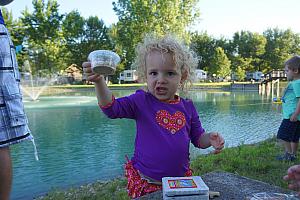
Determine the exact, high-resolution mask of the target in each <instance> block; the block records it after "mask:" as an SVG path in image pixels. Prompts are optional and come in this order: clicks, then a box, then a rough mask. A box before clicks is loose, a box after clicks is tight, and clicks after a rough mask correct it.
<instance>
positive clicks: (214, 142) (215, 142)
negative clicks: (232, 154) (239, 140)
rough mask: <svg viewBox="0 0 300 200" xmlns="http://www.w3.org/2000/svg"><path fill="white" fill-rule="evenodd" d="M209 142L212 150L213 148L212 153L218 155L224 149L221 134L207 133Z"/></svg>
mask: <svg viewBox="0 0 300 200" xmlns="http://www.w3.org/2000/svg"><path fill="white" fill-rule="evenodd" d="M209 141H210V144H211V146H212V147H213V148H215V151H214V153H215V154H217V153H220V152H221V151H222V149H223V148H224V143H225V141H224V138H223V137H222V136H221V134H219V133H217V132H211V133H209Z"/></svg>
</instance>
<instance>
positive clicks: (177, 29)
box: [111, 0, 199, 68]
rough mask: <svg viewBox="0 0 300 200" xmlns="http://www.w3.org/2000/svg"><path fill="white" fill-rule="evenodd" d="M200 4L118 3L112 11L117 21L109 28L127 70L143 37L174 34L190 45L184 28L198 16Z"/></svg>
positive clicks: (177, 0)
mask: <svg viewBox="0 0 300 200" xmlns="http://www.w3.org/2000/svg"><path fill="white" fill-rule="evenodd" d="M198 1H199V0H118V1H117V2H113V9H114V11H115V12H116V15H117V16H118V18H119V21H118V22H117V24H116V25H115V26H113V28H112V34H111V36H112V37H113V39H114V40H115V41H116V45H117V48H118V49H121V51H122V53H121V56H122V57H123V58H126V59H123V62H125V65H126V68H129V67H130V65H131V63H132V61H133V58H134V56H135V52H134V49H135V46H136V45H137V43H138V42H140V41H141V40H142V38H143V36H144V34H145V33H149V32H154V33H157V34H165V33H174V34H176V35H178V36H179V37H180V38H184V39H185V40H186V41H189V34H188V32H187V27H188V26H189V25H191V24H192V23H193V22H194V20H195V19H196V18H197V17H198V16H199V11H198V9H197V3H198Z"/></svg>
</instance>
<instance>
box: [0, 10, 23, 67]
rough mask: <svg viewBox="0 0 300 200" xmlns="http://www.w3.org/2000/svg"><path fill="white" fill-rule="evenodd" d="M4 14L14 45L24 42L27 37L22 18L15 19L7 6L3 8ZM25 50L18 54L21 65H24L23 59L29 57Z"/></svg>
mask: <svg viewBox="0 0 300 200" xmlns="http://www.w3.org/2000/svg"><path fill="white" fill-rule="evenodd" d="M1 11H2V15H3V18H4V21H5V25H6V27H7V29H8V31H9V33H10V36H11V40H12V42H13V44H14V46H19V45H22V44H23V40H24V37H25V33H24V26H23V24H22V22H21V20H20V19H14V18H13V14H12V12H11V11H8V10H7V9H6V8H5V7H3V8H2V9H1ZM27 58H28V57H27V56H26V54H25V52H24V51H21V52H19V53H18V54H17V59H18V64H19V67H21V66H22V64H23V61H24V60H25V59H27Z"/></svg>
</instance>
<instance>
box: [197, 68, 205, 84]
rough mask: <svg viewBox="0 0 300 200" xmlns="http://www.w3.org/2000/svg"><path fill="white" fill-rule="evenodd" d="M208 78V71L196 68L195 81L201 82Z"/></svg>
mask: <svg viewBox="0 0 300 200" xmlns="http://www.w3.org/2000/svg"><path fill="white" fill-rule="evenodd" d="M206 79H207V72H206V71H204V70H202V69H196V70H195V80H194V81H195V82H199V81H202V80H206Z"/></svg>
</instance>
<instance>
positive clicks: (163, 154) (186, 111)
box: [101, 90, 204, 181]
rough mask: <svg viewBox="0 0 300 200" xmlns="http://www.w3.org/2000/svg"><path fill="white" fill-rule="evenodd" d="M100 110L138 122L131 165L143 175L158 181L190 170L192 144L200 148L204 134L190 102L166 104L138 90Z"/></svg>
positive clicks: (181, 174) (181, 100)
mask: <svg viewBox="0 0 300 200" xmlns="http://www.w3.org/2000/svg"><path fill="white" fill-rule="evenodd" d="M101 109H102V111H103V112H104V113H105V114H106V115H107V116H108V117H109V118H129V119H135V121H136V138H135V149H134V155H133V158H132V162H133V166H134V167H135V168H136V169H138V170H139V171H140V172H141V173H142V174H143V175H146V176H148V177H150V178H152V179H155V180H158V181H161V179H162V177H166V176H184V174H185V172H187V170H188V169H189V161H190V159H189V144H190V142H192V143H193V145H194V146H196V147H197V146H198V143H199V138H200V136H201V135H202V134H203V133H204V129H203V128H202V126H201V122H200V120H199V116H198V113H197V111H196V109H195V106H194V104H193V102H192V101H191V100H185V99H182V98H180V100H179V101H178V102H176V103H166V102H162V101H159V100H158V99H157V98H155V97H154V96H153V95H151V94H150V93H148V92H145V91H143V90H137V91H136V93H135V94H132V95H130V96H127V97H121V98H118V99H115V100H114V101H113V103H112V104H111V105H109V106H105V107H102V108H101Z"/></svg>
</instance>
